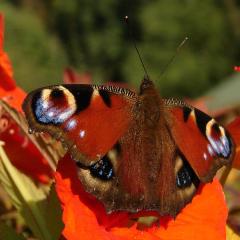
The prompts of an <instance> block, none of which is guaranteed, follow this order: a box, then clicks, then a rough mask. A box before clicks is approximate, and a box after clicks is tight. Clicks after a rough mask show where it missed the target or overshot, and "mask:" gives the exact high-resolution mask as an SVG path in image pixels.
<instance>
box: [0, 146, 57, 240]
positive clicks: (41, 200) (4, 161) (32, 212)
mask: <svg viewBox="0 0 240 240" xmlns="http://www.w3.org/2000/svg"><path fill="white" fill-rule="evenodd" d="M0 181H1V183H2V186H3V187H4V189H5V190H6V192H7V193H8V195H9V196H10V198H11V199H12V202H13V204H14V206H15V207H16V208H17V209H18V211H19V212H20V214H21V215H22V216H23V218H24V220H25V222H26V224H27V225H28V226H29V228H30V229H31V230H32V232H33V234H34V236H35V237H37V238H38V239H40V240H53V239H54V238H53V237H52V235H51V232H50V230H49V228H48V226H47V223H46V215H45V210H46V206H47V202H46V194H45V192H44V191H43V189H41V188H38V187H36V185H35V184H34V183H33V181H32V180H31V179H30V178H29V177H27V176H25V175H24V174H22V173H20V172H19V171H18V170H17V169H16V168H15V167H13V166H12V164H11V163H10V161H9V159H8V157H7V155H6V154H5V152H4V149H3V147H2V145H0Z"/></svg>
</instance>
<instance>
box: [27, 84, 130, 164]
mask: <svg viewBox="0 0 240 240" xmlns="http://www.w3.org/2000/svg"><path fill="white" fill-rule="evenodd" d="M121 91H124V89H120V88H117V87H105V86H93V85H80V84H79V85H78V84H75V85H74V84H73V85H59V86H51V87H47V88H42V89H38V90H35V91H33V92H32V93H31V94H29V95H28V97H27V98H26V99H25V101H24V104H23V108H24V111H25V113H26V116H27V119H28V122H29V125H30V129H32V130H33V131H34V130H35V131H43V132H49V133H50V134H51V135H53V136H54V137H56V138H57V139H60V140H62V141H63V143H64V144H65V145H66V146H67V147H68V148H69V149H70V151H71V153H72V156H73V158H74V159H75V160H77V161H80V162H81V164H83V165H87V166H88V165H89V164H90V163H93V162H94V161H96V160H97V159H99V158H100V157H101V156H103V155H104V154H105V153H106V152H107V151H108V150H109V149H110V148H111V147H112V146H113V145H114V143H115V142H116V141H117V140H118V139H119V137H120V136H121V135H122V134H123V133H124V131H125V129H126V128H127V127H128V124H129V122H130V121H131V108H132V105H133V103H134V93H133V92H130V91H128V90H126V92H124V94H123V93H122V92H121ZM80 159H81V160H80Z"/></svg>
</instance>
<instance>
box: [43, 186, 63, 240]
mask: <svg viewBox="0 0 240 240" xmlns="http://www.w3.org/2000/svg"><path fill="white" fill-rule="evenodd" d="M46 201H47V204H46V211H45V213H46V223H47V226H48V229H49V230H50V232H51V235H52V237H53V239H59V238H60V235H61V232H62V230H63V227H64V224H63V222H62V209H61V206H60V203H59V200H58V198H57V193H56V191H55V187H54V185H52V187H51V190H50V193H49V196H48V198H47V200H46Z"/></svg>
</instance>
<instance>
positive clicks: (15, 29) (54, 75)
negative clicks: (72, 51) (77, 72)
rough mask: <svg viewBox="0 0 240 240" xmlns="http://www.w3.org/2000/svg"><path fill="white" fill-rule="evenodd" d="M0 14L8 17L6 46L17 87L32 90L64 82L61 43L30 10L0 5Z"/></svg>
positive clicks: (6, 22)
mask: <svg viewBox="0 0 240 240" xmlns="http://www.w3.org/2000/svg"><path fill="white" fill-rule="evenodd" d="M0 11H1V12H2V13H3V14H4V16H5V41H4V46H5V50H6V52H7V53H8V54H9V56H10V59H11V61H12V63H13V69H14V76H15V78H16V81H17V83H18V84H19V85H20V86H22V87H24V88H25V89H26V90H30V89H33V88H36V87H40V86H43V85H46V84H54V83H59V82H61V80H62V73H63V70H64V68H65V67H66V65H68V61H67V57H66V55H65V53H64V51H63V49H62V47H61V45H60V43H59V41H58V39H57V38H56V37H54V36H52V35H51V34H50V33H49V32H47V31H46V29H45V28H44V26H43V23H42V22H41V21H40V19H39V18H38V17H37V16H36V15H34V14H33V12H31V11H30V10H27V9H22V8H14V7H12V6H10V5H8V4H6V3H0Z"/></svg>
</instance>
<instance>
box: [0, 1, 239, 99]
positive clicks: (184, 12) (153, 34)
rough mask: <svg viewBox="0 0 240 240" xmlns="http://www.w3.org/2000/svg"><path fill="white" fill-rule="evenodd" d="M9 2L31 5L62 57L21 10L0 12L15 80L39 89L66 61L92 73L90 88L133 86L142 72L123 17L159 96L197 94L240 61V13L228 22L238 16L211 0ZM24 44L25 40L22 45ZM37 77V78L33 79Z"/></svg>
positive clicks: (57, 76)
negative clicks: (118, 84) (117, 83)
mask: <svg viewBox="0 0 240 240" xmlns="http://www.w3.org/2000/svg"><path fill="white" fill-rule="evenodd" d="M11 2H12V3H14V4H16V3H17V4H16V5H21V6H24V7H26V6H28V5H29V3H31V4H30V5H31V6H34V7H33V9H34V10H35V11H36V13H38V14H39V16H41V17H42V16H44V18H42V20H43V21H45V27H46V28H47V29H49V31H50V32H52V33H54V34H55V36H57V37H58V39H59V40H60V41H61V44H62V45H63V47H64V51H65V53H66V55H67V57H66V55H64V54H63V51H62V49H61V47H58V48H57V50H56V48H54V47H53V46H52V45H54V43H51V42H56V39H55V38H53V37H52V36H51V37H49V36H48V35H47V33H46V30H44V28H43V26H42V25H41V24H40V22H39V20H37V19H36V18H33V16H31V17H30V14H29V12H27V11H25V10H24V11H23V10H21V11H20V12H21V14H20V13H18V12H17V11H15V10H13V9H11V10H10V8H9V7H8V8H6V7H5V8H4V9H3V10H4V12H5V10H6V14H7V16H8V17H7V27H9V28H10V30H7V31H9V34H8V35H9V36H8V37H7V43H6V44H7V47H8V49H9V52H10V55H11V57H12V59H13V61H14V67H15V68H16V76H17V79H18V80H19V83H20V84H21V83H22V81H23V80H24V79H26V81H27V86H29V85H30V81H31V82H33V81H34V80H35V81H39V83H38V84H39V85H44V84H45V83H46V82H51V83H54V82H55V80H56V79H58V80H59V79H61V74H60V73H61V70H62V66H63V65H64V64H65V63H66V62H67V61H69V62H70V64H71V65H72V66H73V67H75V68H76V69H77V70H78V71H79V72H84V71H88V72H91V73H92V75H93V79H94V81H95V83H97V82H104V81H109V80H111V81H125V82H131V83H132V84H134V85H135V86H138V85H139V83H140V81H141V79H142V78H143V75H144V72H143V69H142V66H141V64H140V61H139V59H138V57H137V54H136V51H135V49H134V48H133V44H132V42H131V40H129V37H128V30H127V26H126V24H124V21H123V17H124V16H125V15H129V17H130V23H131V25H130V28H131V29H132V32H133V35H134V37H135V39H136V42H137V45H138V47H139V49H140V52H141V53H142V56H143V60H144V62H145V65H146V66H147V69H148V72H149V75H150V76H151V78H152V79H153V80H155V81H156V82H157V83H158V85H159V89H160V90H161V93H162V95H164V96H177V95H178V96H189V97H195V96H199V95H201V94H202V93H203V92H204V91H206V90H207V89H209V88H211V87H212V86H213V85H215V84H217V83H218V82H220V81H222V80H223V79H224V78H225V77H226V76H227V75H229V74H231V73H232V71H233V66H234V65H236V64H238V63H239V61H240V59H239V54H240V45H239V40H240V39H239V38H240V36H239V35H240V34H239V30H238V27H237V28H236V26H239V24H238V22H237V20H236V19H237V18H239V19H240V14H239V16H236V17H235V18H233V17H232V16H233V15H234V16H235V15H236V14H238V13H239V12H240V11H239V9H238V8H239V6H238V5H234V1H232V4H231V6H230V7H229V4H227V3H228V1H224V2H219V1H214V0H210V1H197V0H191V1H190V0H183V1H177V0H172V1H170V2H169V1H168V0H161V1H160V0H158V1H153V0H150V1H146V0H141V1H136V0H134V1H126V0H123V1H114V0H102V1H98V3H97V4H96V1H93V0H69V1H64V0H58V1H53V0H52V1H39V0H29V1H27V2H26V1H23V0H17V1H16V0H12V1H11ZM39 6H41V8H40V10H39V8H38V7H39ZM18 11H19V9H18ZM30 19H31V20H30ZM234 20H235V22H234ZM15 25H16V26H20V25H21V27H22V28H21V30H16V29H13V26H15ZM19 29H20V28H19ZM16 34H17V35H16ZM25 35H26V36H31V37H29V38H28V37H24V36H25ZM186 36H189V38H190V40H189V41H188V42H187V43H186V44H185V46H184V47H183V48H182V49H181V51H180V52H179V53H178V55H177V57H176V59H175V60H174V62H173V63H172V64H171V65H170V67H169V68H168V69H167V71H166V72H165V73H164V75H163V76H161V71H162V69H163V68H164V66H165V65H166V63H167V62H168V61H169V59H170V58H171V57H172V56H173V55H174V53H175V51H176V49H177V46H178V44H180V42H181V41H182V40H183V39H184V38H185V37H186ZM26 38H27V39H28V40H22V39H26ZM29 39H35V40H34V41H35V42H32V40H31V41H30V40H29ZM46 39H48V40H46ZM16 41H18V43H16ZM19 41H22V42H23V43H24V44H23V45H24V47H22V43H21V45H20V44H19ZM36 46H39V47H36ZM57 46H60V45H59V44H57ZM15 48H16V49H15ZM19 48H20V49H19ZM25 48H27V49H31V51H30V50H25ZM53 49H55V50H53ZM18 53H19V55H18ZM48 54H49V56H51V57H49V56H48ZM23 56H24V57H23ZM25 56H26V58H25ZM53 56H54V57H53ZM33 59H35V60H33ZM32 64H34V67H33V66H32ZM22 65H23V66H22ZM29 73H30V74H29ZM40 75H41V78H42V77H43V79H41V80H38V79H40ZM45 76H46V77H45ZM29 79H31V80H29ZM33 79H34V80H33Z"/></svg>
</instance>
